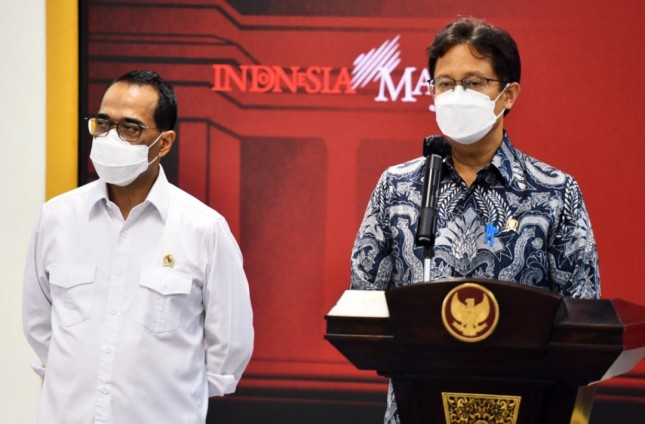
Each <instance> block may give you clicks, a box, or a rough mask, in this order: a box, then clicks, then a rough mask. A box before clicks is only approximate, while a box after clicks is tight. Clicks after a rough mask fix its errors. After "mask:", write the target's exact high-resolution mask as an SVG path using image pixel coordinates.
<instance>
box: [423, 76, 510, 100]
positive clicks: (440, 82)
mask: <svg viewBox="0 0 645 424" xmlns="http://www.w3.org/2000/svg"><path fill="white" fill-rule="evenodd" d="M427 82H428V87H429V88H430V94H432V95H433V96H434V95H437V94H441V93H445V92H446V91H450V90H454V89H455V87H456V86H457V83H460V84H461V86H462V87H464V90H473V91H478V92H482V91H484V90H486V88H488V84H490V83H491V82H501V81H500V80H496V79H493V78H483V77H470V78H464V79H460V80H454V79H452V78H445V77H440V78H437V79H431V80H428V81H427Z"/></svg>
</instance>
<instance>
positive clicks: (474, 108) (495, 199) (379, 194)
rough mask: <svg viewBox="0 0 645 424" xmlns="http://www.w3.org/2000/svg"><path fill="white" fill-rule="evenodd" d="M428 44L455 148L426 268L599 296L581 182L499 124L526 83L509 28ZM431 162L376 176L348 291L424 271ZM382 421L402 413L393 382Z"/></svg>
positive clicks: (400, 281) (466, 23)
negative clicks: (422, 242) (424, 211)
mask: <svg viewBox="0 0 645 424" xmlns="http://www.w3.org/2000/svg"><path fill="white" fill-rule="evenodd" d="M428 53H429V56H430V59H429V70H430V76H431V78H432V79H431V80H430V81H429V84H430V91H431V93H432V94H433V99H434V104H435V110H436V119H437V123H438V125H439V128H440V129H441V131H442V133H443V136H444V139H445V140H446V141H447V142H448V143H449V144H450V148H451V149H450V153H449V154H448V155H447V156H446V158H445V160H444V164H443V169H442V179H441V183H440V187H439V198H438V206H437V232H436V240H435V248H434V257H432V258H431V261H430V278H431V279H432V280H436V279H441V278H450V277H473V278H490V279H499V280H507V281H516V282H518V283H520V284H525V285H528V286H532V287H539V288H543V289H545V290H548V291H551V292H553V293H557V294H560V295H562V296H570V297H576V298H598V297H599V296H600V277H599V273H598V255H597V250H596V243H595V240H594V236H593V232H592V230H591V224H590V222H589V215H588V213H587V209H586V207H585V204H584V201H583V198H582V195H581V192H580V188H579V187H578V184H577V183H576V181H575V180H574V179H573V178H572V177H571V176H569V175H567V174H565V173H563V172H562V171H559V170H557V169H555V168H553V167H552V166H549V165H547V164H545V163H543V162H540V161H538V160H536V159H534V158H532V157H530V156H527V155H526V154H524V153H522V152H520V151H519V150H517V149H515V148H514V147H513V145H512V144H511V139H510V137H509V135H508V134H507V133H506V132H505V131H504V117H505V115H506V114H508V112H509V110H510V109H511V107H512V106H513V104H514V102H515V101H516V100H517V97H518V95H519V92H520V86H519V81H520V68H521V66H520V58H519V52H518V49H517V45H516V44H515V42H514V41H513V39H512V38H511V36H510V35H509V34H508V33H507V32H506V31H504V30H502V29H499V28H495V27H493V26H491V25H489V24H487V23H485V22H483V21H480V20H477V19H473V18H463V19H458V20H456V21H454V22H452V23H450V24H449V25H448V26H447V27H446V28H444V29H443V30H442V31H440V32H439V33H438V34H437V36H436V37H435V40H434V41H433V43H432V45H431V46H430V47H429V48H428ZM424 168H425V158H418V159H415V160H411V161H409V162H407V163H404V164H400V165H396V166H393V167H391V168H389V169H387V170H386V171H385V172H384V173H383V175H382V176H381V178H380V180H379V182H378V183H377V185H376V188H375V190H374V193H373V194H372V197H371V198H370V201H369V204H368V207H367V211H366V212H365V217H364V219H363V222H362V224H361V227H360V229H359V231H358V235H357V237H356V241H355V243H354V248H353V251H352V281H351V288H352V289H357V290H388V289H392V288H396V287H401V286H405V285H407V284H412V283H416V282H420V281H423V260H424V257H423V254H424V252H423V248H422V247H420V246H416V245H415V244H414V237H415V234H416V225H417V220H418V215H419V210H420V204H421V199H422V193H423V175H424ZM385 423H386V424H396V423H399V414H398V411H397V408H396V401H395V398H394V394H393V392H392V386H391V385H390V390H389V392H388V407H387V411H386V415H385Z"/></svg>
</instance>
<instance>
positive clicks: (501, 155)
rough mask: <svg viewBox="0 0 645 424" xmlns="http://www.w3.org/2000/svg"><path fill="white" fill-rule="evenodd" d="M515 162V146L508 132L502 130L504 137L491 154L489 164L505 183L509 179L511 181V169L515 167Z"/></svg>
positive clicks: (509, 182)
mask: <svg viewBox="0 0 645 424" xmlns="http://www.w3.org/2000/svg"><path fill="white" fill-rule="evenodd" d="M515 162H516V159H515V148H514V147H513V145H512V144H511V139H510V138H509V137H508V134H507V133H506V131H504V138H503V139H502V143H501V144H500V145H499V148H498V149H497V152H496V153H495V156H493V160H492V161H491V165H492V166H493V167H495V168H496V169H497V171H498V172H499V174H500V175H501V176H502V178H503V179H504V181H505V182H506V183H507V184H511V181H513V169H514V168H515V167H516V166H515Z"/></svg>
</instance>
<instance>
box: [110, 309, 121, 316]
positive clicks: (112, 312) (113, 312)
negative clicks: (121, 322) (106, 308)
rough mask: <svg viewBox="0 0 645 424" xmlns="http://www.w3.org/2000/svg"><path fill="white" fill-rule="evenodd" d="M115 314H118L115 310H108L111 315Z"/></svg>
mask: <svg viewBox="0 0 645 424" xmlns="http://www.w3.org/2000/svg"><path fill="white" fill-rule="evenodd" d="M117 312H119V311H118V310H117V309H110V313H111V314H112V315H116V314H117Z"/></svg>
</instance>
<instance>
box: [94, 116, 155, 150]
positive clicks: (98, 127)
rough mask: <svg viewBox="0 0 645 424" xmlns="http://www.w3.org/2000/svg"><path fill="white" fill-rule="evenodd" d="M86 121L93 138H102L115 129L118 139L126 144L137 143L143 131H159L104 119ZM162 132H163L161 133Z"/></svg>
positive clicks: (131, 123)
mask: <svg viewBox="0 0 645 424" xmlns="http://www.w3.org/2000/svg"><path fill="white" fill-rule="evenodd" d="M85 119H87V129H88V130H89V131H90V134H91V135H92V136H93V137H103V136H105V135H107V133H108V132H109V131H110V130H111V129H112V127H116V132H117V134H118V135H119V138H120V139H121V140H123V141H127V142H128V143H133V144H134V143H137V142H138V141H139V138H141V134H142V133H143V131H144V130H157V131H161V130H160V129H159V128H152V127H149V126H147V125H143V124H140V123H138V122H129V121H121V122H113V121H110V120H109V119H105V118H98V117H92V118H85ZM161 132H163V131H161Z"/></svg>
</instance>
